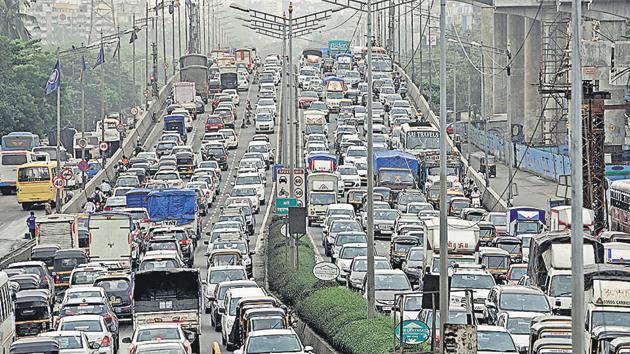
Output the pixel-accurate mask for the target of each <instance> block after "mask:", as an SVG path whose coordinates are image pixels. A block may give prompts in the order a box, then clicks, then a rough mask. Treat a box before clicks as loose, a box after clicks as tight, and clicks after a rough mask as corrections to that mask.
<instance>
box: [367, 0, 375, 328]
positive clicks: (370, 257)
mask: <svg viewBox="0 0 630 354" xmlns="http://www.w3.org/2000/svg"><path fill="white" fill-rule="evenodd" d="M367 38H368V45H367V82H368V96H367V100H368V101H367V121H366V125H367V133H368V134H367V145H368V146H367V154H368V158H367V190H368V193H366V195H367V230H366V231H367V241H368V248H367V268H368V269H367V274H366V277H367V279H366V280H367V284H366V285H367V300H368V309H367V310H368V318H370V319H371V318H374V317H375V316H376V294H375V291H374V195H373V193H372V190H373V189H374V156H372V155H373V154H374V139H373V135H372V125H373V119H372V112H373V109H372V94H373V93H372V89H373V83H372V0H367Z"/></svg>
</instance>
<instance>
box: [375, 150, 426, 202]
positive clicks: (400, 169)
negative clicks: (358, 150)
mask: <svg viewBox="0 0 630 354" xmlns="http://www.w3.org/2000/svg"><path fill="white" fill-rule="evenodd" d="M374 174H375V178H376V185H377V186H378V187H388V188H390V189H391V190H392V192H394V194H396V193H397V192H398V191H400V190H403V189H415V188H417V186H418V160H417V159H416V157H415V156H413V155H411V154H408V153H405V152H401V151H398V150H388V151H376V152H375V153H374Z"/></svg>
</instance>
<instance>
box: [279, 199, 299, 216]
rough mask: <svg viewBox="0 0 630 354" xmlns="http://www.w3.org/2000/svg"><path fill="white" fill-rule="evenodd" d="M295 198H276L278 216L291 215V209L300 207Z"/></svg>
mask: <svg viewBox="0 0 630 354" xmlns="http://www.w3.org/2000/svg"><path fill="white" fill-rule="evenodd" d="M297 202H298V201H297V199H295V198H276V215H289V208H295V207H297V206H298V203H297Z"/></svg>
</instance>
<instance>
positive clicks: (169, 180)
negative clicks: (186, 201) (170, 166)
mask: <svg viewBox="0 0 630 354" xmlns="http://www.w3.org/2000/svg"><path fill="white" fill-rule="evenodd" d="M153 179H154V180H158V181H165V182H166V184H167V185H168V187H169V188H184V182H183V181H182V179H181V178H180V177H179V172H177V171H158V172H157V173H156V174H155V175H153Z"/></svg>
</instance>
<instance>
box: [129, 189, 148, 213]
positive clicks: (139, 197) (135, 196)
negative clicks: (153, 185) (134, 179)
mask: <svg viewBox="0 0 630 354" xmlns="http://www.w3.org/2000/svg"><path fill="white" fill-rule="evenodd" d="M152 191H153V189H148V188H135V189H132V190H130V191H129V192H127V193H126V194H125V197H126V199H127V208H145V209H146V208H147V206H148V204H149V193H151V192H152Z"/></svg>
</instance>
